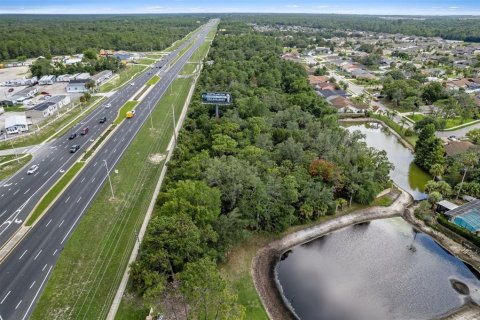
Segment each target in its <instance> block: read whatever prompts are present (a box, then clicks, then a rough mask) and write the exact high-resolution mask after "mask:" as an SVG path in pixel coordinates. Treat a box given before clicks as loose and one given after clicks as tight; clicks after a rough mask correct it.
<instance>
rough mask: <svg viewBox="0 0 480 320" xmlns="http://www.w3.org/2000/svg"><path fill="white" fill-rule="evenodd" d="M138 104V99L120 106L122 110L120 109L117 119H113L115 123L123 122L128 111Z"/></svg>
mask: <svg viewBox="0 0 480 320" xmlns="http://www.w3.org/2000/svg"><path fill="white" fill-rule="evenodd" d="M137 104H138V101H127V103H125V104H124V105H123V107H121V108H120V111H118V116H117V118H116V119H115V121H113V124H120V122H122V121H123V119H125V114H126V113H127V112H128V111H130V110H133V109H135V107H136V106H137Z"/></svg>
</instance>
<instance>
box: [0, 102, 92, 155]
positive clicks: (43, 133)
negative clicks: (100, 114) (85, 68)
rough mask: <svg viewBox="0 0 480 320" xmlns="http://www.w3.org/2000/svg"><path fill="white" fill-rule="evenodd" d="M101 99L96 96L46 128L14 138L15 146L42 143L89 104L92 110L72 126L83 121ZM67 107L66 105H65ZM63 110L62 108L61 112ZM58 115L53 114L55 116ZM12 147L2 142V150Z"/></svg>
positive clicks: (0, 148)
mask: <svg viewBox="0 0 480 320" xmlns="http://www.w3.org/2000/svg"><path fill="white" fill-rule="evenodd" d="M98 99H99V97H94V98H92V100H90V101H89V102H88V104H82V105H78V106H76V107H75V108H73V109H71V110H69V111H68V113H63V114H62V115H61V117H60V118H58V119H56V120H53V121H52V122H51V123H49V124H48V125H46V126H45V127H44V128H42V129H40V131H39V132H37V133H33V134H29V135H25V136H23V137H18V138H16V139H15V140H13V146H14V147H15V148H20V147H26V146H32V145H35V144H39V143H42V142H43V141H45V140H46V139H48V138H49V137H51V136H52V135H56V132H57V131H58V130H60V129H61V128H63V127H64V126H65V125H67V124H68V123H69V122H70V121H72V120H74V119H75V118H76V117H78V116H79V114H81V113H82V112H83V111H85V108H87V106H89V107H90V108H91V110H89V111H87V112H86V113H85V114H84V115H82V116H81V117H80V118H79V119H78V121H76V122H74V123H72V126H73V125H74V124H75V123H77V122H79V121H81V119H83V118H84V117H86V116H87V115H88V114H89V113H90V112H91V111H93V110H94V109H95V107H93V105H94V104H96V103H97V102H98V101H97V100H98ZM64 108H66V107H64ZM61 111H63V110H62V109H60V112H61ZM55 116H56V115H54V116H52V117H55ZM31 128H32V129H34V128H35V127H34V126H31ZM10 148H12V145H11V143H10V142H2V143H0V150H6V149H10Z"/></svg>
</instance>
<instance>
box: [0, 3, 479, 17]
mask: <svg viewBox="0 0 480 320" xmlns="http://www.w3.org/2000/svg"><path fill="white" fill-rule="evenodd" d="M205 12H212V13H220V12H272V13H344V14H376V15H480V0H303V1H301V0H299V1H295V0H243V1H242V0H236V1H231V0H196V1H192V0H169V1H162V0H160V1H159V0H156V1H155V0H135V1H133V0H101V1H98V0H96V1H94V0H80V1H71V0H68V1H65V0H63V1H62V0H0V14H1V13H28V14H75V13H89V14H94V13H98V14H102V13H205Z"/></svg>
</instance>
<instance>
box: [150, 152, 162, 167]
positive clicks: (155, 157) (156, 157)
mask: <svg viewBox="0 0 480 320" xmlns="http://www.w3.org/2000/svg"><path fill="white" fill-rule="evenodd" d="M165 158H166V156H165V155H164V154H160V153H155V154H151V155H149V156H148V161H150V163H153V164H160V163H161V162H162V161H163V160H165Z"/></svg>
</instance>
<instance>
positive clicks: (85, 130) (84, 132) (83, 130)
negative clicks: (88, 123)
mask: <svg viewBox="0 0 480 320" xmlns="http://www.w3.org/2000/svg"><path fill="white" fill-rule="evenodd" d="M87 133H88V127H85V128H83V129H82V130H80V134H81V135H82V136H84V135H86V134H87Z"/></svg>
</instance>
